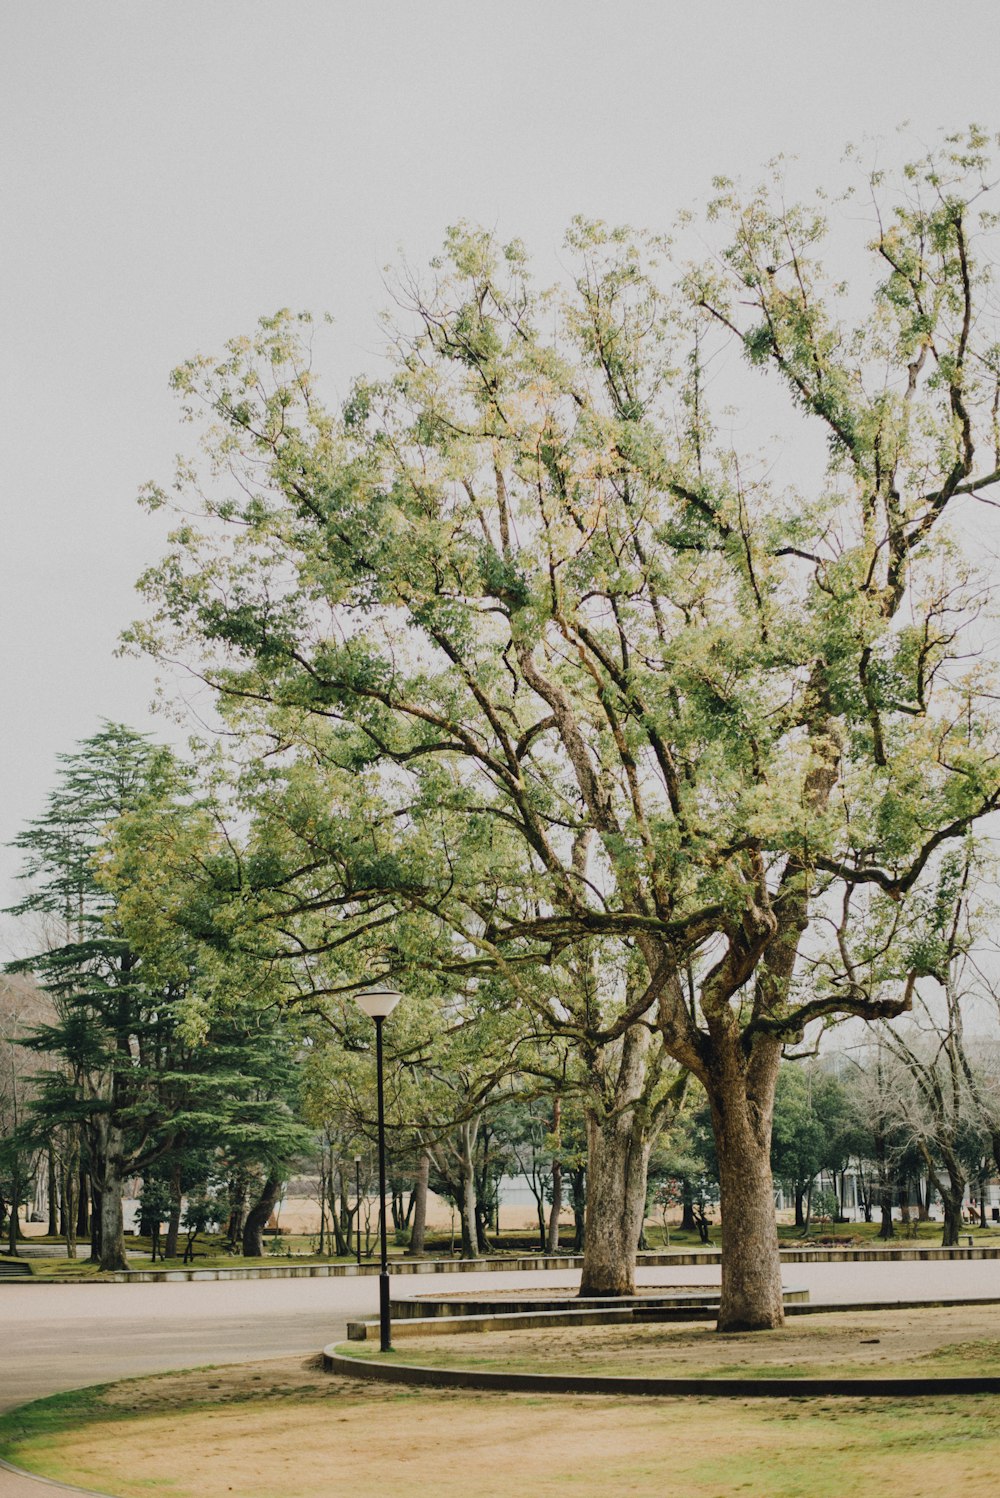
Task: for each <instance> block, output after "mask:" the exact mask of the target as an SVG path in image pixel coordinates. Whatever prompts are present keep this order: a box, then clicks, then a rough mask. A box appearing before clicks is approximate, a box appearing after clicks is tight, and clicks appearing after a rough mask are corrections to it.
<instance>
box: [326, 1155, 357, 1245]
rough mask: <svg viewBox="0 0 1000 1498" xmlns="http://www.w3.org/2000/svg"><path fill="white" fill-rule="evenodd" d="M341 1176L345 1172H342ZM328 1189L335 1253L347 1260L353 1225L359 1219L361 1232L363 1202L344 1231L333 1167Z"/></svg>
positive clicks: (348, 1220) (328, 1178) (335, 1174)
mask: <svg viewBox="0 0 1000 1498" xmlns="http://www.w3.org/2000/svg"><path fill="white" fill-rule="evenodd" d="M341 1175H343V1172H342V1171H341ZM327 1189H328V1191H329V1193H330V1195H329V1198H328V1201H329V1207H330V1223H331V1226H332V1229H333V1239H334V1252H335V1253H336V1255H337V1258H338V1259H345V1258H347V1257H348V1256H349V1254H350V1252H351V1224H352V1222H353V1221H354V1220H355V1218H356V1219H357V1229H358V1232H359V1233H360V1231H361V1202H360V1200H359V1201H358V1203H357V1205H356V1206H355V1208H354V1217H351V1216H349V1217H348V1219H347V1231H346V1233H345V1231H344V1221H343V1217H342V1215H341V1212H340V1205H339V1203H338V1201H337V1172H336V1171H335V1170H334V1167H333V1165H332V1164H331V1166H330V1174H329V1175H328V1176H327Z"/></svg>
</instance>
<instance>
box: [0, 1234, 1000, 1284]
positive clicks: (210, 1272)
mask: <svg viewBox="0 0 1000 1498" xmlns="http://www.w3.org/2000/svg"><path fill="white" fill-rule="evenodd" d="M780 1256H781V1261H782V1263H784V1264H897V1263H910V1262H920V1263H928V1262H938V1261H945V1260H957V1261H959V1262H965V1261H968V1260H970V1259H1000V1244H997V1245H996V1246H993V1245H984V1246H977V1247H974V1248H961V1247H959V1248H941V1247H940V1246H934V1245H931V1244H928V1245H927V1246H925V1247H922V1248H921V1247H913V1248H904V1247H902V1246H899V1247H892V1248H888V1247H887V1248H806V1247H803V1248H782V1249H781V1250H780ZM720 1259H721V1251H720V1250H719V1249H718V1248H713V1249H692V1250H687V1249H685V1250H682V1251H681V1252H679V1253H670V1252H663V1253H660V1252H655V1253H641V1254H639V1256H638V1258H637V1260H636V1264H637V1266H638V1267H639V1268H640V1269H666V1268H670V1267H676V1268H685V1267H689V1266H691V1265H696V1264H718V1263H719V1262H720ZM582 1263H583V1259H582V1256H581V1255H580V1254H515V1255H512V1256H511V1257H509V1258H499V1257H490V1258H483V1259H403V1258H401V1259H398V1260H393V1259H390V1260H389V1273H390V1274H392V1275H395V1274H489V1273H492V1272H493V1271H495V1270H504V1271H520V1270H532V1269H578V1268H579V1267H580V1265H581V1264H582ZM378 1272H379V1266H378V1264H377V1263H375V1262H372V1263H366V1264H362V1265H361V1266H360V1268H359V1267H358V1265H357V1264H293V1263H287V1262H286V1263H282V1264H261V1265H260V1266H255V1267H254V1268H252V1269H246V1268H243V1267H242V1266H241V1267H240V1268H233V1269H128V1270H122V1271H118V1272H116V1273H109V1274H102V1275H101V1276H100V1278H97V1277H96V1276H95V1277H94V1278H92V1279H85V1280H73V1279H66V1280H50V1279H43V1278H40V1277H39V1276H37V1275H26V1276H24V1277H20V1276H15V1275H10V1276H6V1275H5V1276H4V1277H3V1281H2V1282H4V1283H8V1284H12V1285H28V1284H33V1285H51V1284H66V1285H101V1284H114V1285H131V1284H140V1285H141V1284H150V1283H159V1282H160V1281H163V1280H166V1281H168V1282H171V1281H189V1280H256V1279H310V1278H311V1279H327V1278H341V1277H343V1278H346V1279H350V1278H352V1277H354V1276H357V1275H360V1276H362V1277H364V1276H367V1275H377V1274H378Z"/></svg>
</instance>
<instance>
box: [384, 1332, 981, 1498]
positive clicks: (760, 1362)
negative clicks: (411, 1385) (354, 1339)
mask: <svg viewBox="0 0 1000 1498" xmlns="http://www.w3.org/2000/svg"><path fill="white" fill-rule="evenodd" d="M398 1356H399V1358H400V1360H401V1361H403V1362H411V1363H425V1364H434V1365H439V1364H448V1365H452V1366H467V1367H472V1366H474V1367H477V1368H483V1367H493V1366H494V1365H495V1366H497V1367H504V1368H508V1369H511V1370H513V1371H516V1372H526V1371H540V1372H550V1373H556V1372H558V1373H595V1374H598V1373H600V1374H621V1375H624V1376H638V1375H640V1374H647V1375H650V1376H659V1377H664V1378H671V1377H674V1378H683V1377H689V1378H690V1377H702V1376H704V1377H721V1376H736V1375H740V1374H744V1373H751V1372H756V1373H759V1374H761V1375H762V1376H768V1375H770V1376H771V1377H774V1376H776V1375H778V1374H784V1375H791V1376H794V1375H796V1374H799V1375H802V1376H805V1375H813V1376H819V1375H821V1374H822V1373H825V1372H827V1371H830V1372H832V1373H836V1374H839V1375H840V1376H841V1377H847V1376H852V1377H864V1376H865V1375H871V1376H873V1377H878V1376H883V1377H887V1376H890V1375H895V1374H900V1375H903V1376H916V1375H922V1376H926V1377H933V1376H935V1375H945V1374H949V1375H952V1374H956V1375H963V1374H970V1375H971V1374H977V1373H985V1374H990V1375H998V1376H1000V1305H986V1306H955V1307H947V1306H929V1307H924V1308H921V1309H919V1310H906V1311H884V1310H883V1311H865V1312H831V1313H829V1314H821V1315H810V1316H801V1317H791V1318H789V1320H788V1322H787V1323H786V1325H785V1326H784V1327H783V1328H782V1329H781V1330H780V1331H775V1332H766V1333H760V1332H744V1333H736V1334H731V1335H727V1336H720V1335H719V1334H718V1333H717V1332H716V1331H715V1330H714V1329H713V1327H712V1325H711V1324H710V1323H700V1322H697V1323H691V1322H686V1323H680V1324H678V1323H669V1322H668V1323H652V1324H645V1325H643V1324H640V1325H637V1326H615V1327H602V1326H577V1327H570V1326H566V1327H553V1328H546V1329H544V1330H518V1331H515V1332H487V1333H485V1334H484V1333H482V1332H478V1333H476V1332H469V1333H465V1334H449V1335H448V1336H447V1337H440V1338H435V1337H407V1338H406V1340H405V1341H403V1340H402V1339H401V1340H400V1343H399V1347H398ZM998 1487H1000V1481H998Z"/></svg>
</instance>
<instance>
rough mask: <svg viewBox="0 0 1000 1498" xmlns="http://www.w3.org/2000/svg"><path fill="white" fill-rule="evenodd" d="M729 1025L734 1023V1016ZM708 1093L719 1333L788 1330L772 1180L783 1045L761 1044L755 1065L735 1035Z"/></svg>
mask: <svg viewBox="0 0 1000 1498" xmlns="http://www.w3.org/2000/svg"><path fill="white" fill-rule="evenodd" d="M727 1017H728V1016H727ZM716 1053H717V1061H716V1070H715V1071H714V1073H710V1074H709V1076H708V1085H707V1087H706V1091H707V1092H708V1095H709V1104H710V1106H711V1109H712V1125H713V1129H714V1132H715V1149H716V1155H717V1158H718V1162H719V1193H720V1194H719V1206H720V1212H721V1216H722V1287H721V1293H720V1296H719V1321H718V1329H719V1331H721V1332H736V1331H763V1330H767V1329H768V1328H772V1327H778V1326H782V1325H783V1323H784V1319H785V1313H784V1307H783V1302H782V1295H781V1259H780V1257H779V1254H778V1228H777V1222H776V1218H775V1211H774V1182H773V1180H772V1177H771V1121H772V1117H773V1111H774V1089H775V1084H776V1082H777V1077H778V1064H779V1061H780V1059H781V1045H780V1042H779V1041H776V1040H774V1039H773V1038H771V1037H770V1036H759V1037H758V1038H757V1040H756V1041H755V1043H754V1047H753V1050H752V1052H751V1054H750V1056H749V1058H747V1057H744V1055H743V1053H742V1049H741V1047H740V1044H739V1038H738V1036H737V1035H735V1033H734V1032H732V1031H730V1032H728V1033H723V1034H721V1035H720V1036H719V1038H718V1043H717V1046H716Z"/></svg>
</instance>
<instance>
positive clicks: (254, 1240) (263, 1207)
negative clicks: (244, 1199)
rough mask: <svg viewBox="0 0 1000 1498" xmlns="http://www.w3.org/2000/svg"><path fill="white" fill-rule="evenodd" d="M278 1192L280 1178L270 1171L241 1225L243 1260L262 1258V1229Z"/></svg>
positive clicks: (279, 1190) (272, 1208)
mask: <svg viewBox="0 0 1000 1498" xmlns="http://www.w3.org/2000/svg"><path fill="white" fill-rule="evenodd" d="M280 1192H281V1176H280V1175H278V1174H277V1173H276V1172H275V1171H272V1172H271V1174H270V1175H269V1176H268V1178H267V1180H266V1181H265V1182H264V1185H263V1187H262V1188H261V1193H260V1196H259V1197H258V1198H257V1200H256V1201H255V1202H254V1204H253V1206H252V1207H251V1208H250V1211H249V1212H248V1213H247V1217H246V1222H245V1223H244V1224H243V1257H244V1258H245V1259H260V1258H263V1256H264V1229H265V1228H266V1226H267V1219H268V1218H269V1217H270V1215H271V1213H272V1212H273V1211H274V1207H275V1203H276V1202H277V1200H278V1196H279V1195H280Z"/></svg>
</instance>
